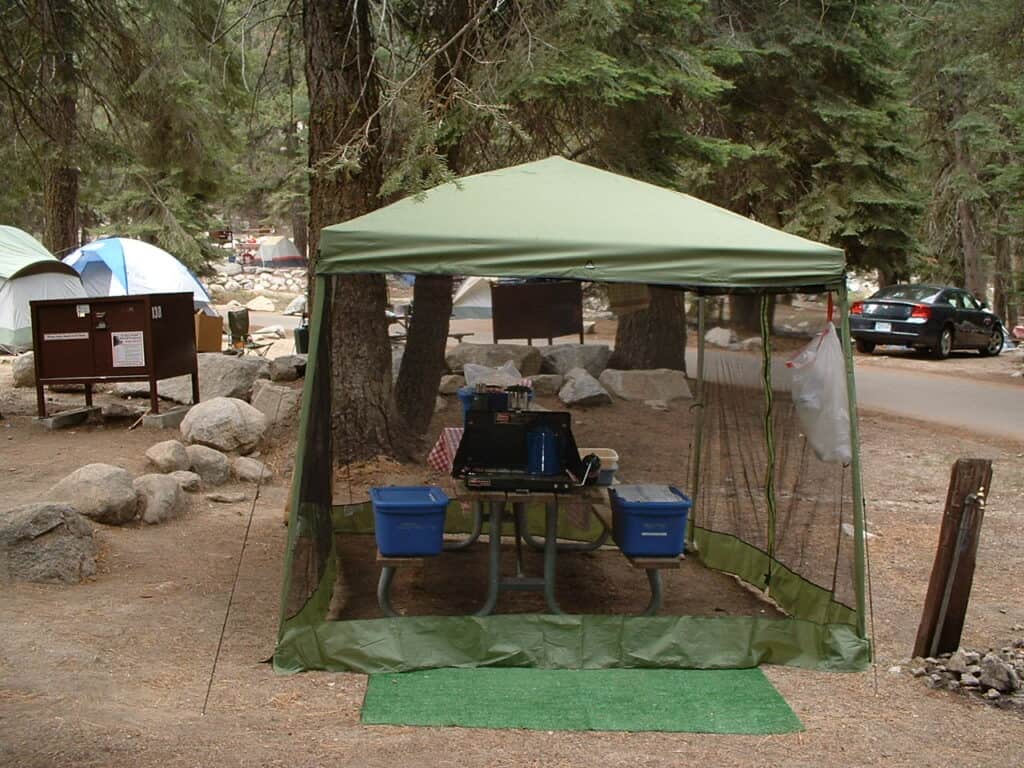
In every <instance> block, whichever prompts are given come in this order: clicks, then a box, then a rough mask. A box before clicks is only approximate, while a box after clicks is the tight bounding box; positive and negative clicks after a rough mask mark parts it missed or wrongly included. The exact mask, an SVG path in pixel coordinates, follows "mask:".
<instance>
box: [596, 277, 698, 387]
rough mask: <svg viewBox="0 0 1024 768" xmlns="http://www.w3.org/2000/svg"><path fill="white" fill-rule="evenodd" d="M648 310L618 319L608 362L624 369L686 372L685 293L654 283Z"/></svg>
mask: <svg viewBox="0 0 1024 768" xmlns="http://www.w3.org/2000/svg"><path fill="white" fill-rule="evenodd" d="M649 290H650V294H651V303H650V305H649V306H648V307H647V309H643V310H640V311H639V312H631V313H629V314H628V315H623V316H622V317H620V318H619V325H618V329H617V330H616V331H615V352H614V354H613V355H612V359H611V360H610V361H609V365H610V366H611V367H614V368H618V369H624V370H646V369H651V368H671V369H673V370H677V371H683V372H685V371H686V308H685V305H684V303H683V299H684V297H685V295H686V294H685V293H683V291H680V290H677V289H675V288H665V287H662V286H657V285H652V286H650V287H649Z"/></svg>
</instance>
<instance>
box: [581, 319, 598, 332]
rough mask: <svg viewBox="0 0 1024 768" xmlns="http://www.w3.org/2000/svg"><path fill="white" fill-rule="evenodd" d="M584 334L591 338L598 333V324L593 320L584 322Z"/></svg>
mask: <svg viewBox="0 0 1024 768" xmlns="http://www.w3.org/2000/svg"><path fill="white" fill-rule="evenodd" d="M583 333H584V334H585V335H587V336H590V335H591V334H593V333H597V323H595V322H594V321H593V320H584V321H583Z"/></svg>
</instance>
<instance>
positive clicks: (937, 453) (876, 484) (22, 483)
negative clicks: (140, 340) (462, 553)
mask: <svg viewBox="0 0 1024 768" xmlns="http://www.w3.org/2000/svg"><path fill="white" fill-rule="evenodd" d="M972 362H973V361H972ZM57 397H58V398H66V400H67V402H68V403H73V402H76V401H77V397H76V396H74V395H66V396H64V395H58V396H57ZM33 407H34V406H33V394H32V392H31V391H30V390H17V391H13V390H12V389H11V388H10V367H9V366H8V365H5V364H3V363H0V409H2V411H3V413H4V415H5V417H6V418H5V420H4V421H0V467H2V468H3V469H4V471H3V472H2V473H0V498H3V499H4V503H3V505H2V506H3V508H8V507H12V506H15V505H18V504H22V503H26V502H29V501H32V500H34V499H36V498H39V497H40V496H41V494H43V493H44V492H45V490H46V489H47V488H48V487H49V486H50V485H52V484H53V483H54V482H55V481H57V480H58V479H60V478H61V477H63V476H64V475H65V474H67V473H68V472H70V471H71V470H72V469H74V468H77V467H79V466H81V465H83V464H85V463H88V462H90V461H97V460H102V461H108V462H110V463H115V464H119V465H122V466H124V467H126V468H127V469H128V470H129V471H131V472H133V473H140V472H141V471H142V470H143V468H144V459H143V453H144V451H145V450H146V448H148V447H149V446H150V445H152V444H153V443H155V442H157V441H159V440H163V439H169V438H171V437H174V436H175V435H174V433H173V432H167V433H160V432H155V431H145V430H142V429H137V430H134V431H131V432H129V431H127V430H126V426H127V424H126V423H124V422H122V423H112V424H109V425H93V426H87V427H84V428H79V429H74V430H70V431H66V432H58V433H48V432H44V431H41V430H39V429H37V428H36V427H34V426H33V425H32V423H31V416H32V414H33ZM449 410H452V407H451V406H449ZM608 411H609V412H608V413H607V414H606V415H605V416H603V417H601V418H598V413H599V412H598V411H596V410H595V411H593V412H589V411H580V412H579V413H578V414H577V415H576V416H575V417H574V426H575V429H576V431H577V439H578V441H579V442H580V444H584V443H589V444H591V445H607V444H609V439H608V437H607V436H608V435H612V434H617V433H618V430H617V429H616V426H621V425H623V424H627V423H630V424H633V425H635V426H641V427H642V429H640V430H638V431H639V432H641V433H642V435H643V438H642V439H643V445H642V446H641V445H637V446H635V450H632V451H629V450H620V453H621V454H622V456H623V460H622V462H621V463H622V470H621V472H622V473H623V474H629V473H633V474H632V476H633V477H637V478H640V477H641V476H642V475H644V474H646V473H647V472H650V473H652V474H653V476H661V477H664V476H665V475H666V474H668V473H670V472H671V471H672V470H673V468H674V467H675V466H677V462H678V458H677V457H678V456H679V455H680V454H685V452H686V451H687V450H688V436H687V435H686V434H685V433H684V432H683V431H681V430H680V429H679V428H678V422H676V421H673V418H672V417H673V414H672V413H668V414H665V413H658V412H654V411H649V410H646V409H642V408H641V407H639V406H637V407H634V406H627V405H625V404H621V403H619V404H617V405H616V406H614V407H612V408H611V409H608ZM677 415H679V414H678V413H677ZM450 416H451V414H449V415H448V417H439V419H438V420H437V422H436V423H435V429H436V428H439V426H440V424H441V423H442V421H443V420H444V418H449V417H450ZM641 420H642V421H641ZM861 428H862V441H863V460H864V469H865V482H866V491H867V496H868V505H869V507H868V508H869V517H870V529H871V530H872V531H874V532H875V533H876V534H877V538H874V539H872V540H871V542H870V546H871V549H870V559H871V565H872V570H873V574H872V592H873V597H874V631H875V633H876V638H877V643H878V657H879V658H878V663H877V667H876V669H875V670H873V671H868V672H865V673H857V674H839V673H824V672H810V671H806V670H799V669H791V668H785V667H766V668H764V671H765V673H766V675H767V676H768V677H769V679H770V680H771V681H772V682H773V683H774V684H775V685H776V686H777V687H778V689H779V691H780V692H781V693H782V695H783V696H784V697H785V698H786V700H787V701H788V702H789V703H790V705H791V706H792V707H793V709H794V711H795V712H796V713H797V715H798V716H799V717H800V718H801V720H802V721H803V723H804V725H805V726H806V731H805V732H804V733H799V734H787V735H780V736H715V735H697V734H630V733H561V732H554V733H533V732H522V731H488V730H470V729H458V728H446V729H440V728H403V727H384V726H372V727H367V726H362V725H360V723H359V708H360V704H361V700H362V696H363V692H364V689H365V678H364V677H363V676H361V675H355V674H327V673H308V674H301V675H294V676H287V677H279V676H276V675H274V674H273V672H272V670H271V668H270V667H269V665H267V664H265V663H263V662H264V661H265V660H266V659H267V658H268V657H269V656H270V655H271V653H272V652H273V647H274V640H275V634H276V627H277V611H278V601H279V596H280V585H281V570H282V563H283V548H284V543H285V529H284V528H283V527H282V525H281V509H282V506H283V505H284V503H285V499H286V496H287V490H286V482H287V477H288V474H289V472H290V469H289V465H290V461H291V457H292V450H293V449H292V448H291V446H290V445H287V444H284V445H283V446H279V447H278V448H276V449H275V450H271V451H269V452H268V453H266V454H265V455H264V458H266V460H267V461H268V462H269V463H270V464H271V466H273V467H274V468H275V469H276V470H277V472H278V479H277V480H276V481H275V482H274V483H273V484H271V485H269V486H267V487H265V488H264V489H263V490H262V492H261V495H260V498H259V500H258V502H257V503H256V505H255V510H254V513H253V519H252V530H251V532H250V535H249V540H248V545H247V547H246V550H245V555H244V558H243V559H242V561H241V566H240V569H239V566H238V557H239V551H240V548H241V545H242V539H243V536H244V533H245V530H246V524H247V521H248V516H249V512H250V505H251V497H252V487H251V486H245V487H243V486H239V487H238V488H239V489H241V490H244V491H246V492H247V493H248V495H249V496H250V501H247V502H245V503H239V504H229V505H224V504H214V503H211V502H207V501H205V500H203V499H202V497H201V496H200V497H199V498H198V499H196V500H195V501H194V504H193V508H192V509H191V511H190V512H189V513H188V514H186V515H185V516H184V517H182V518H180V519H178V520H175V521H172V522H169V523H167V524H164V525H160V526H153V527H142V526H140V525H130V526H125V527H122V528H116V527H106V526H97V538H98V540H99V543H100V546H101V551H102V558H101V562H100V564H99V573H98V574H97V576H96V577H95V578H94V579H92V580H90V581H88V582H86V583H83V584H81V585H78V586H73V587H66V586H56V585H37V584H20V583H5V584H0V606H2V613H0V765H11V766H57V765H62V766H63V765H72V766H143V767H146V766H160V768H170V767H172V766H207V765H211V766H212V765H216V766H289V768H295V767H300V766H321V765H352V766H395V765H403V764H415V765H427V766H460V767H462V766H477V765H480V766H561V765H593V764H598V765H609V766H610V765H623V766H625V765H628V766H668V765H679V764H687V763H704V764H709V765H743V766H760V765H772V766H782V765H784V766H804V765H806V766H811V765H814V766H818V765H851V766H860V765H886V766H947V765H954V764H955V765H972V766H974V765H977V766H987V765H993V766H995V765H998V766H1012V765H1021V764H1024V719H1022V718H1021V717H1020V716H1018V715H1015V714H1013V713H1011V712H1006V711H1001V710H997V709H994V708H991V707H988V706H985V705H983V704H981V703H979V702H976V701H973V700H969V699H967V698H965V697H960V696H957V695H955V694H950V693H947V692H940V691H931V690H928V689H927V688H926V687H925V686H924V685H923V684H922V682H921V681H920V680H917V679H914V678H912V677H911V676H910V675H909V674H907V672H906V659H907V657H908V656H909V653H910V648H911V645H912V643H913V639H914V634H915V632H916V628H917V621H918V618H919V615H920V609H921V604H922V601H923V598H924V594H925V590H926V587H927V580H928V575H929V572H930V569H931V564H932V558H933V556H934V548H935V544H936V542H937V538H938V526H939V519H940V516H941V511H942V505H943V501H944V498H945V491H946V485H947V482H948V478H949V468H950V465H951V464H952V462H953V461H954V460H955V459H956V458H958V457H961V456H964V457H981V458H990V459H992V460H993V462H994V480H993V488H992V489H991V495H990V499H989V505H988V508H987V510H986V513H985V522H984V528H983V532H982V541H981V548H980V551H979V554H978V570H977V572H976V574H975V581H974V589H973V593H972V599H971V606H970V610H969V614H968V617H967V623H966V628H965V633H964V639H963V640H964V645H965V646H969V647H975V648H988V647H1001V646H1003V645H1007V644H1009V643H1010V642H1011V641H1012V640H1013V639H1014V638H1017V637H1021V636H1024V601H1022V599H1021V597H1022V591H1021V586H1020V584H1021V581H1020V573H1021V572H1022V569H1024V547H1022V543H1024V531H1022V527H1021V522H1020V510H1021V509H1024V473H1022V472H1021V470H1020V467H1021V466H1022V463H1024V439H1022V441H1021V442H1007V441H1003V442H1000V441H996V440H991V439H988V438H985V439H982V438H976V437H973V436H972V435H970V434H965V433H964V432H963V431H958V430H944V429H939V428H934V427H930V426H927V425H923V424H919V423H912V422H906V421H900V420H897V419H893V418H891V417H884V418H883V417H879V416H872V415H870V414H866V415H864V416H863V418H862V421H861ZM641 448H643V449H646V450H641ZM631 457H634V458H631ZM402 471H403V472H406V473H411V475H412V476H414V477H430V473H429V472H428V471H426V470H425V469H424V470H418V469H415V468H413V469H412V470H409V469H403V470H402ZM356 480H357V481H360V480H361V478H356ZM236 569H238V581H237V588H236V590H235V593H234V600H233V603H232V606H231V612H230V616H229V620H228V622H227V626H226V631H225V634H224V640H223V647H222V648H221V655H220V661H219V664H218V667H217V670H216V675H215V677H214V681H213V685H212V688H211V690H210V697H209V706H208V709H207V713H206V714H205V715H202V714H201V711H202V708H203V702H204V697H205V695H206V691H207V682H208V680H209V679H210V673H211V666H212V664H213V659H214V654H215V652H216V650H217V646H218V637H219V635H220V631H221V626H222V623H223V621H224V611H225V607H226V605H227V603H228V600H229V596H230V594H231V589H232V583H233V582H234V579H235V574H236ZM601 571H602V572H605V571H604V569H601ZM593 573H594V572H593V571H590V570H586V569H584V571H583V572H582V573H581V574H579V578H589V577H592V576H593ZM636 575H637V574H635V573H618V572H617V571H612V572H611V575H610V577H609V578H614V579H618V578H620V577H622V578H625V577H636ZM640 587H641V594H642V587H643V584H642V581H641V583H640ZM669 592H670V593H675V594H677V597H675V598H673V599H678V596H679V595H681V593H677V592H676V591H675V590H669ZM750 599H752V600H753V599H754V598H752V597H751V598H750ZM753 605H754V607H755V608H756V606H757V603H754V604H753ZM892 665H902V672H901V673H899V674H894V673H890V672H889V671H888V669H889V667H890V666H892ZM876 684H877V687H876Z"/></svg>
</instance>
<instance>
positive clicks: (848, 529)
mask: <svg viewBox="0 0 1024 768" xmlns="http://www.w3.org/2000/svg"><path fill="white" fill-rule="evenodd" d="M839 527H840V529H842V531H843V535H844V536H849V537H850V538H851V539H852V538H853V534H854V528H853V523H843V524H842V525H840V526H839ZM864 535H865V537H866V538H869V539H874V538H876V537H877V536H878V534H877V533H872V532H871V531H865V532H864Z"/></svg>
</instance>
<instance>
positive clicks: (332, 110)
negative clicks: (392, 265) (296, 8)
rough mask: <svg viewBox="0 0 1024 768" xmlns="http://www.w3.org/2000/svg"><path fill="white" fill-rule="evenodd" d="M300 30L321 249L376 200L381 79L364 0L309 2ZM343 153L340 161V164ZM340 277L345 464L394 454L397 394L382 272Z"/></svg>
mask: <svg viewBox="0 0 1024 768" xmlns="http://www.w3.org/2000/svg"><path fill="white" fill-rule="evenodd" d="M303 34H304V36H305V41H306V83H307V87H308V89H309V165H310V195H309V224H310V233H309V234H310V238H309V239H310V249H311V251H312V252H313V253H315V252H316V249H317V247H318V246H319V235H320V229H321V228H322V227H323V226H325V225H327V224H334V223H337V222H339V221H345V220H347V219H350V218H353V217H355V216H359V215H361V214H363V213H366V212H368V211H371V210H373V209H374V208H376V207H378V205H379V202H378V197H377V192H378V190H379V189H380V183H381V178H382V175H381V158H380V120H379V117H378V116H377V107H378V103H379V85H378V81H377V74H376V71H375V69H374V66H373V37H372V33H371V31H370V23H369V4H368V3H366V2H359V0H345V1H344V2H336V1H334V0H306V2H305V3H304V4H303ZM342 159H344V160H345V162H344V163H340V162H338V161H339V160H342ZM313 261H314V260H311V262H310V270H311V271H312V270H313ZM335 281H336V282H335V290H334V296H333V299H332V302H331V308H330V309H331V316H330V317H331V322H332V324H333V325H332V327H333V331H334V332H333V334H332V348H331V358H332V374H333V375H332V393H331V394H332V401H333V402H332V417H333V418H332V430H333V438H334V445H335V457H336V459H337V460H338V461H339V462H349V461H355V460H361V459H367V458H372V457H374V456H376V455H379V454H382V453H395V450H396V449H395V446H401V443H400V441H399V440H398V437H399V435H400V432H401V429H400V426H399V422H400V419H399V417H398V414H397V411H396V410H395V409H394V406H393V404H392V401H391V348H390V345H389V343H388V324H387V319H386V318H385V315H384V305H385V303H386V299H387V287H386V284H385V282H384V276H383V275H354V276H343V277H337V278H335Z"/></svg>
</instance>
